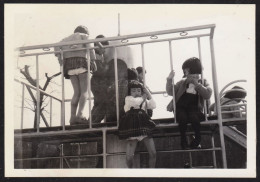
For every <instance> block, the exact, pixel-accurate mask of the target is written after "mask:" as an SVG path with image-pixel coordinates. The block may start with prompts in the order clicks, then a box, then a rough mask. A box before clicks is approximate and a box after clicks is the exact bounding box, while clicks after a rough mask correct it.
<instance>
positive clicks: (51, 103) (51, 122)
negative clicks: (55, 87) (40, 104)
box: [50, 97, 52, 127]
mask: <svg viewBox="0 0 260 182" xmlns="http://www.w3.org/2000/svg"><path fill="white" fill-rule="evenodd" d="M51 126H52V97H50V127H51Z"/></svg>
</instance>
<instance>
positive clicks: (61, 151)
mask: <svg viewBox="0 0 260 182" xmlns="http://www.w3.org/2000/svg"><path fill="white" fill-rule="evenodd" d="M60 168H61V169H63V144H61V145H60Z"/></svg>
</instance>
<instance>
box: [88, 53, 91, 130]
mask: <svg viewBox="0 0 260 182" xmlns="http://www.w3.org/2000/svg"><path fill="white" fill-rule="evenodd" d="M87 58H88V61H87V62H88V83H87V87H88V98H91V84H90V50H89V49H87ZM88 107H89V108H88V111H89V128H92V115H91V100H88Z"/></svg>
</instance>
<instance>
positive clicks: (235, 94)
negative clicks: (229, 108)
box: [223, 86, 246, 99]
mask: <svg viewBox="0 0 260 182" xmlns="http://www.w3.org/2000/svg"><path fill="white" fill-rule="evenodd" d="M223 97H225V98H228V99H244V98H245V97H246V91H245V89H243V88H242V87H239V86H234V87H233V88H232V89H231V90H230V91H229V92H227V93H226V94H225V95H224V96H223Z"/></svg>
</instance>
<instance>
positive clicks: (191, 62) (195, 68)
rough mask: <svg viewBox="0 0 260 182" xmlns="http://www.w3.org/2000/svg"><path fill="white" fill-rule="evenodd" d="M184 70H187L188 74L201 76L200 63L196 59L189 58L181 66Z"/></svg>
mask: <svg viewBox="0 0 260 182" xmlns="http://www.w3.org/2000/svg"><path fill="white" fill-rule="evenodd" d="M186 68H189V73H190V74H201V72H202V66H201V62H200V60H199V59H198V58H196V57H192V58H189V59H187V60H186V61H185V62H184V63H183V64H182V69H183V70H184V69H186Z"/></svg>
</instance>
